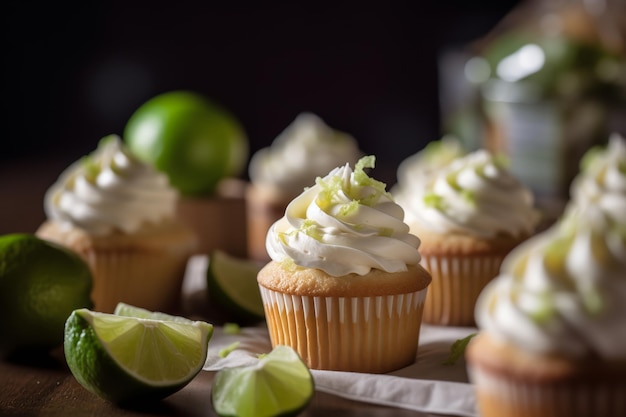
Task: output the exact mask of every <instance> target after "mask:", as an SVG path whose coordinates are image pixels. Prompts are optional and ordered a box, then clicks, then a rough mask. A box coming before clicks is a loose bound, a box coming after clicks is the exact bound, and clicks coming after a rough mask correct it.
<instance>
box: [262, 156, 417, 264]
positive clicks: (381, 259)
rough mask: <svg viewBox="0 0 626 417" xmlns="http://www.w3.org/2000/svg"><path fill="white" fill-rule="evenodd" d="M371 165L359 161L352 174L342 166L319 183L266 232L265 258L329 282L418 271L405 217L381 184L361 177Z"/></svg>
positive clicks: (366, 159) (414, 241)
mask: <svg viewBox="0 0 626 417" xmlns="http://www.w3.org/2000/svg"><path fill="white" fill-rule="evenodd" d="M373 165H374V158H373V157H364V158H362V159H361V160H359V162H358V163H357V164H356V167H355V170H354V171H353V170H352V169H351V168H350V166H349V164H346V165H345V166H341V167H337V168H335V169H333V170H332V171H331V172H330V173H329V174H328V175H327V176H326V177H324V178H319V177H318V178H317V181H316V185H315V186H313V187H311V188H309V189H307V190H305V191H304V192H303V193H302V194H301V195H300V196H298V197H297V198H295V199H294V200H293V201H292V202H291V203H290V204H289V206H288V207H287V210H286V211H285V216H284V217H283V218H282V219H280V220H279V221H277V222H276V223H274V225H273V226H272V227H271V228H270V230H269V232H268V234H267V240H266V246H267V251H268V253H269V255H270V257H271V258H272V259H273V260H274V261H277V262H280V261H283V260H287V259H291V260H293V261H294V262H295V264H296V265H299V266H302V267H307V268H317V269H321V270H323V271H325V272H326V273H328V274H330V275H333V276H342V275H347V274H350V273H356V274H359V275H365V274H367V273H368V272H369V271H370V270H371V269H372V268H376V269H381V270H384V271H387V272H398V271H406V270H407V265H417V264H418V263H419V261H420V255H419V252H418V250H417V249H418V247H419V244H420V241H419V239H418V238H417V236H415V235H412V234H410V233H409V227H408V225H407V224H406V223H404V221H403V217H404V212H403V210H402V208H401V207H400V206H399V205H397V204H396V203H394V201H393V199H392V197H391V195H390V194H389V193H387V192H386V191H385V184H383V183H381V182H379V181H376V180H374V179H372V178H370V177H369V176H367V174H366V173H365V172H364V171H363V169H364V168H368V167H370V168H371V167H373Z"/></svg>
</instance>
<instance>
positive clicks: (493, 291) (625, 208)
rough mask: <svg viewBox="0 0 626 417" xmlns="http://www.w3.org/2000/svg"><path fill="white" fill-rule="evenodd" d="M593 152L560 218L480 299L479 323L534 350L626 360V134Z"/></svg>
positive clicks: (510, 261) (513, 257)
mask: <svg viewBox="0 0 626 417" xmlns="http://www.w3.org/2000/svg"><path fill="white" fill-rule="evenodd" d="M593 153H594V155H593V160H592V161H591V164H590V165H588V166H587V167H586V168H585V169H583V170H582V171H581V172H580V173H579V175H578V176H577V177H576V178H575V180H574V182H573V183H572V194H573V198H572V200H571V201H570V202H569V203H568V206H567V208H566V210H565V214H564V215H563V217H562V218H561V219H560V221H559V223H558V224H556V225H555V226H553V227H552V228H550V229H548V230H547V231H546V232H543V233H542V234H540V235H537V236H536V237H534V238H531V239H530V240H528V241H526V242H525V243H523V244H522V245H520V246H519V247H518V248H516V249H515V250H514V251H513V252H512V253H511V254H510V255H509V256H508V257H507V259H506V260H505V262H504V264H503V267H502V271H501V274H500V275H499V276H498V277H497V278H496V279H494V280H493V281H492V282H491V283H490V284H489V285H488V286H487V287H486V288H485V289H484V290H483V292H482V293H481V295H480V297H479V299H478V302H477V304H476V321H477V323H478V326H479V328H481V329H483V330H485V331H487V332H488V333H490V334H492V335H494V336H496V337H497V338H499V339H501V340H503V341H508V342H509V343H513V344H514V345H517V346H520V347H521V348H523V349H525V350H527V351H530V352H537V353H548V354H550V353H556V354H564V355H567V356H572V357H585V356H597V357H601V358H604V359H607V360H625V359H626V331H625V323H626V218H625V217H624V216H625V213H626V187H624V184H626V182H625V179H626V169H625V167H626V165H625V164H626V152H624V142H623V139H620V138H617V137H616V136H614V137H612V138H611V140H610V143H609V145H608V147H607V148H606V149H604V150H602V151H599V152H597V151H594V152H593ZM588 156H589V157H591V156H592V155H591V153H589V154H588Z"/></svg>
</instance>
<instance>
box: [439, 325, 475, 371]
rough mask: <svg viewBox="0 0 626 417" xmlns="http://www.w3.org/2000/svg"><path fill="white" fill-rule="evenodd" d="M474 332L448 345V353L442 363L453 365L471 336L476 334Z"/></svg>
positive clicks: (461, 354) (462, 352)
mask: <svg viewBox="0 0 626 417" xmlns="http://www.w3.org/2000/svg"><path fill="white" fill-rule="evenodd" d="M476 334H477V333H472V334H470V335H468V336H466V337H464V338H462V339H458V340H456V341H455V342H454V343H452V345H451V346H450V354H449V355H448V358H447V359H446V360H445V361H443V363H442V364H443V365H448V366H451V365H454V364H455V363H456V361H458V360H459V359H460V358H461V357H462V356H463V354H464V353H465V348H467V345H468V344H469V342H470V340H472V338H473V337H474V336H476Z"/></svg>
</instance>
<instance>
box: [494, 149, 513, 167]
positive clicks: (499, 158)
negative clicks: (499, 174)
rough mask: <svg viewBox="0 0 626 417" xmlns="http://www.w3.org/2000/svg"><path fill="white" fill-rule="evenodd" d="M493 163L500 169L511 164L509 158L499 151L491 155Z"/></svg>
mask: <svg viewBox="0 0 626 417" xmlns="http://www.w3.org/2000/svg"><path fill="white" fill-rule="evenodd" d="M493 164H494V165H495V166H496V167H498V168H500V169H508V168H509V167H510V166H511V158H509V156H508V155H506V154H504V153H502V152H500V153H497V154H495V155H494V156H493Z"/></svg>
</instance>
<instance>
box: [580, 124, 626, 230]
mask: <svg viewBox="0 0 626 417" xmlns="http://www.w3.org/2000/svg"><path fill="white" fill-rule="evenodd" d="M583 165H584V166H583V167H582V171H581V172H580V174H579V175H577V176H576V178H574V180H573V181H572V185H571V187H570V193H571V196H572V201H571V203H570V205H569V207H568V209H569V210H581V209H583V208H584V207H586V206H590V205H591V206H596V207H597V208H598V209H601V210H603V211H604V212H605V213H606V215H607V216H609V217H610V218H612V219H614V220H615V221H617V222H619V223H620V224H626V140H624V138H623V137H622V136H621V135H619V134H617V133H614V134H612V135H611V137H610V138H609V142H608V144H607V146H605V147H597V148H594V149H592V150H590V151H588V152H587V153H586V154H585V156H584V157H583Z"/></svg>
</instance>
